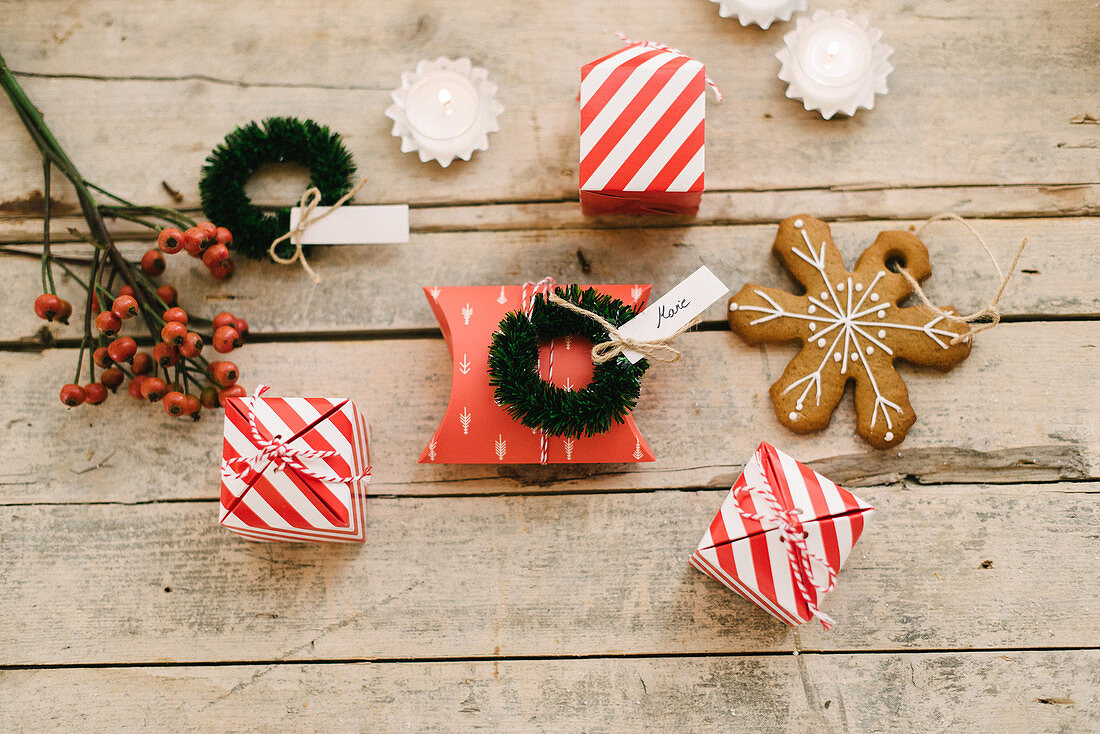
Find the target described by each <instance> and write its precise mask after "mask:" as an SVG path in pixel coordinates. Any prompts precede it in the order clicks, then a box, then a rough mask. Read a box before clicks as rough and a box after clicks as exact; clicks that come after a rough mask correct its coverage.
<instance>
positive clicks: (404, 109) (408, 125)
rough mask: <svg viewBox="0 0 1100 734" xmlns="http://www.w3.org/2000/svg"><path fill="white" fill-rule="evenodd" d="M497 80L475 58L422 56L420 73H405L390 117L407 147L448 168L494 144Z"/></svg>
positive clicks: (498, 110)
mask: <svg viewBox="0 0 1100 734" xmlns="http://www.w3.org/2000/svg"><path fill="white" fill-rule="evenodd" d="M496 91H497V88H496V85H495V84H493V83H492V82H490V81H489V74H488V72H487V71H485V69H479V68H475V67H474V66H472V65H471V64H470V60H469V59H455V60H452V59H447V58H439V59H436V60H435V61H434V62H430V61H421V62H420V63H419V64H417V65H416V71H415V72H407V73H405V74H402V75H401V86H400V87H399V88H398V89H395V90H393V92H392V93H391V94H390V97H391V98H392V99H393V104H392V105H391V106H390V107H389V109H387V110H386V116H387V117H389V118H390V119H392V120H393V131H392V132H393V135H394V136H396V137H399V138H401V152H403V153H409V152H412V151H414V150H415V151H416V152H417V153H418V154H419V156H420V160H421V161H430V160H435V161H438V162H439V165H441V166H443V167H444V168H446V167H447V166H449V165H450V164H451V161H453V160H454V159H455V158H461V159H462V160H464V161H468V160H470V156H471V155H472V154H473V152H474V151H475V150H488V149H489V133H491V132H495V131H497V130H499V129H500V126H499V125H498V124H497V116H498V115H499V114H500V113H501V112H503V111H504V108H503V107H502V106H501V105H500V103H499V102H497V101H496Z"/></svg>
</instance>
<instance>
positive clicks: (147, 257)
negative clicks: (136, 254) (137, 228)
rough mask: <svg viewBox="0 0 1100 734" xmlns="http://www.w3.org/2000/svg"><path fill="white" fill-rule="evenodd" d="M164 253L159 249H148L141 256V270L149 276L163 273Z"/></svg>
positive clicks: (153, 276) (154, 276)
mask: <svg viewBox="0 0 1100 734" xmlns="http://www.w3.org/2000/svg"><path fill="white" fill-rule="evenodd" d="M165 267H167V266H166V265H165V263H164V253H163V252H161V251H160V250H149V251H148V252H146V253H145V254H144V255H142V256H141V272H143V273H145V274H146V275H148V276H149V277H151V278H156V277H157V276H159V275H163V274H164V268H165Z"/></svg>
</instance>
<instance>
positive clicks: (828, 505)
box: [691, 443, 874, 628]
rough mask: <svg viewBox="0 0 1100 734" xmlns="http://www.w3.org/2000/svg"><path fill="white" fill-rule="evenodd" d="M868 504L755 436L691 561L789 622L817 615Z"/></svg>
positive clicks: (824, 618) (825, 620) (822, 616)
mask: <svg viewBox="0 0 1100 734" xmlns="http://www.w3.org/2000/svg"><path fill="white" fill-rule="evenodd" d="M873 510H874V508H873V507H871V506H870V505H868V504H867V503H866V502H864V501H863V500H861V499H859V498H858V497H856V496H855V495H853V494H852V493H851V492H849V491H848V490H846V489H844V488H842V487H838V486H837V485H836V484H833V483H832V482H831V481H829V480H828V479H826V478H825V477H823V476H821V475H820V474H818V473H817V472H815V471H814V470H812V469H810V468H809V467H807V466H804V465H803V464H800V463H799V462H797V461H795V460H794V459H792V458H791V457H790V456H788V455H787V454H785V453H783V452H782V451H779V450H778V449H776V448H775V447H773V446H770V445H769V444H767V443H762V444H760V447H759V448H758V449H757V450H756V453H755V454H754V455H753V457H752V459H751V460H750V461H749V462H748V464H746V465H745V469H744V471H743V472H741V476H740V477H738V478H737V482H736V483H735V484H734V485H733V488H732V489H730V492H729V494H728V495H727V496H726V499H725V501H724V502H723V503H722V507H721V509H719V510H718V514H717V515H715V517H714V520H713V522H711V524H710V527H709V528H708V529H707V531H706V533H704V534H703V539H702V540H700V541H699V547H698V549H696V551H695V553H694V554H692V556H691V565H693V566H695V568H697V569H699V570H700V571H702V572H703V573H705V574H707V575H708V576H711V577H712V578H714V579H716V580H717V581H719V582H720V583H722V584H724V585H725V586H727V587H729V588H730V589H732V590H733V591H736V592H737V593H739V594H741V595H742V596H744V597H745V598H746V599H748V600H749V601H751V602H753V603H754V604H756V605H757V606H759V607H761V608H762V609H764V610H765V611H767V612H768V613H769V614H771V615H773V616H775V617H777V618H778V619H780V620H782V621H784V622H786V623H787V624H790V625H797V624H802V623H804V622H808V621H810V620H811V619H813V618H814V617H818V618H819V619H820V620H821V621H822V624H823V626H825V627H826V628H828V627H829V626H831V624H832V621H831V620H830V619H829V618H828V617H827V616H825V614H824V613H822V612H820V611H819V604H820V602H821V598H822V597H823V596H824V594H825V592H827V591H829V590H830V589H831V588H832V586H833V583H834V581H835V578H836V573H837V572H838V571H840V568H841V567H842V566H843V565H844V561H845V560H847V558H848V554H849V553H850V552H851V550H852V547H853V546H854V545H855V543H856V541H857V540H858V539H859V536H860V533H862V532H863V526H864V523H865V521H866V519H867V516H868V515H870V513H871V512H872V511H873Z"/></svg>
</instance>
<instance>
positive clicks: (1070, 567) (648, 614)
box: [0, 483, 1100, 665]
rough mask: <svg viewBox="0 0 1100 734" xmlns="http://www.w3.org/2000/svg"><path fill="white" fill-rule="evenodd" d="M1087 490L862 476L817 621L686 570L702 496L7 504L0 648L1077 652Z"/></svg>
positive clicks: (176, 654) (104, 655)
mask: <svg viewBox="0 0 1100 734" xmlns="http://www.w3.org/2000/svg"><path fill="white" fill-rule="evenodd" d="M437 489H439V487H438V486H437ZM1098 490H1100V485H1098V484H1096V483H1073V484H1056V485H1042V486H1036V485H1009V486H1003V487H996V488H991V487H989V486H986V485H962V486H957V487H935V488H928V487H900V486H899V487H889V488H887V487H876V488H871V489H868V490H866V491H864V492H861V495H863V496H865V497H866V499H867V500H868V501H870V502H871V503H873V504H874V505H875V506H876V508H877V509H878V511H877V512H876V514H875V515H874V517H873V518H872V520H871V521H870V523H869V525H868V529H867V531H866V533H865V535H864V536H863V537H862V538H861V539H860V541H859V544H858V545H857V546H856V548H855V551H854V552H853V553H852V556H851V557H850V558H849V559H848V563H847V565H846V567H845V568H844V571H843V572H842V574H841V575H840V579H839V585H838V587H837V589H836V590H835V591H834V592H833V593H832V594H830V596H829V597H828V598H827V600H826V603H825V605H824V608H825V611H826V612H828V613H829V614H830V615H831V616H833V617H835V618H836V619H837V620H838V626H837V627H836V628H835V629H834V631H833V632H830V633H826V632H824V631H823V630H822V629H820V627H816V628H815V627H814V626H813V625H804V626H803V627H801V628H799V629H798V630H797V631H795V630H792V629H790V628H788V627H786V626H784V625H783V624H782V623H780V622H777V621H775V620H774V619H772V618H771V617H769V616H768V615H767V614H766V613H765V612H763V611H762V610H760V609H759V608H757V607H755V606H753V605H752V604H750V603H749V602H747V601H745V600H744V599H742V598H740V597H738V596H736V595H734V594H732V593H731V592H729V591H728V590H726V589H725V587H723V586H721V585H719V584H718V583H716V582H714V581H713V580H711V579H709V578H708V577H706V576H703V575H702V574H700V573H699V572H697V571H695V570H694V569H692V568H691V567H690V566H688V563H687V558H688V556H689V555H690V553H691V551H692V550H693V549H694V547H695V544H696V543H697V542H698V539H699V537H700V536H701V535H702V532H703V530H704V529H705V528H706V527H707V525H708V524H709V523H710V520H711V518H713V516H714V513H715V512H716V511H717V508H718V506H719V505H720V504H721V501H722V497H723V496H724V492H722V491H711V490H706V491H700V492H682V491H663V492H654V493H642V494H603V495H590V494H589V495H542V496H520V497H499V496H497V497H458V498H441V497H433V498H389V499H386V498H375V499H374V500H372V501H370V502H369V503H368V512H367V516H368V517H367V542H366V544H365V545H364V546H362V547H358V546H357V547H346V546H340V547H333V546H317V545H312V546H310V545H307V546H301V545H298V546H293V545H282V544H270V545H269V544H253V543H249V542H247V541H244V540H241V539H240V538H238V537H237V536H235V535H233V534H231V533H229V532H228V531H225V530H223V529H221V528H220V527H218V525H217V522H216V517H217V504H216V503H214V502H183V503H167V504H164V503H153V504H142V505H133V506H122V505H115V504H105V505H83V506H81V505H33V506H14V507H13V506H7V507H3V508H0V534H2V539H3V542H2V543H0V583H2V584H3V587H4V588H7V589H13V590H14V589H18V593H16V594H4V595H3V596H2V597H0V619H3V620H4V622H3V624H2V625H0V651H2V652H0V658H2V659H0V664H8V665H11V664H15V665H36V664H37V665H41V664H51V665H52V664H65V663H121V662H137V663H143V662H158V663H159V662H199V661H216V660H228V661H241V662H252V661H255V662H263V661H275V660H278V661H287V660H310V659H317V660H333V659H336V660H387V659H388V660H393V659H398V660H403V659H408V658H448V657H472V656H474V657H476V656H498V655H503V656H532V655H535V656H558V655H603V654H623V653H625V654H655V653H684V654H703V653H716V652H762V651H772V652H774V651H791V650H796V649H797V650H847V651H853V652H855V651H860V650H899V649H911V650H937V649H947V650H950V649H957V648H969V647H976V648H991V647H1017V646H1020V644H1021V642H1020V641H1022V640H1024V641H1026V646H1027V647H1036V648H1048V647H1085V646H1097V645H1100V628H1098V627H1097V626H1096V624H1094V622H1093V620H1094V616H1093V614H1092V612H1091V611H1090V610H1095V609H1096V608H1097V605H1098V604H1100V584H1096V583H1091V581H1094V580H1095V579H1096V562H1095V558H1096V553H1097V550H1098V547H1100V545H1098V541H1097V539H1096V534H1097V532H1096V527H1097V524H1098V523H1100V503H1097V502H1096V492H1097V491H1098ZM987 561H988V562H989V563H986V562H987ZM987 566H988V568H987Z"/></svg>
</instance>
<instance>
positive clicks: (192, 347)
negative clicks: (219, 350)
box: [179, 331, 202, 359]
mask: <svg viewBox="0 0 1100 734" xmlns="http://www.w3.org/2000/svg"><path fill="white" fill-rule="evenodd" d="M179 350H180V354H181V355H182V356H184V357H187V358H188V359H194V358H195V357H197V356H199V352H201V351H202V337H201V336H199V335H198V334H196V333H195V332H193V331H189V332H187V334H186V335H185V336H184V337H183V343H182V344H180V346H179Z"/></svg>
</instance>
